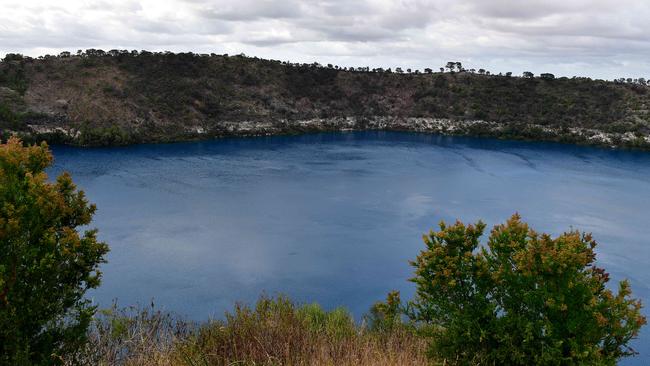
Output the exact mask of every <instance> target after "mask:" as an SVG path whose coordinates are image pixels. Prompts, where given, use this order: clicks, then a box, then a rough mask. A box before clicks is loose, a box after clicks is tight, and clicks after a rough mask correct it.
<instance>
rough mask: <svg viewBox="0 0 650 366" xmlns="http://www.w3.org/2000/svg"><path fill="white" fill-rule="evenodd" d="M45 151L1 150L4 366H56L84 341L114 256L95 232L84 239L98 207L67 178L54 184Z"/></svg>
mask: <svg viewBox="0 0 650 366" xmlns="http://www.w3.org/2000/svg"><path fill="white" fill-rule="evenodd" d="M51 161H52V156H51V154H50V152H49V150H48V148H47V145H45V144H42V145H40V146H37V145H34V146H30V147H24V146H23V144H22V142H21V141H20V140H19V139H17V138H10V139H9V141H8V142H7V143H6V144H2V145H0V253H1V255H0V364H2V365H51V364H57V363H61V362H62V361H63V360H64V359H65V357H66V355H68V354H71V353H74V351H76V349H78V348H79V347H80V346H81V345H82V344H83V342H84V340H85V338H86V329H87V327H88V324H89V322H90V320H91V318H92V315H93V314H94V311H95V308H94V307H93V306H90V304H89V301H88V300H86V299H84V294H85V292H86V290H87V289H90V288H95V287H97V286H98V285H99V279H100V273H99V271H98V269H97V267H98V265H99V263H101V262H103V256H104V254H106V252H107V251H108V247H107V246H106V244H104V243H101V242H98V241H97V238H96V231H95V230H89V231H86V232H85V233H84V234H83V235H80V234H79V233H78V231H77V228H78V227H80V226H84V225H88V224H89V223H90V221H91V218H92V216H93V213H94V212H95V206H94V205H89V204H88V202H87V200H86V198H85V196H84V193H83V192H82V191H78V190H77V189H76V187H75V185H74V184H73V183H72V180H71V178H70V176H69V175H67V174H63V175H61V176H60V177H58V178H57V180H56V182H55V183H50V182H48V179H47V175H46V174H45V172H44V169H45V168H46V167H47V166H49V165H50V163H51Z"/></svg>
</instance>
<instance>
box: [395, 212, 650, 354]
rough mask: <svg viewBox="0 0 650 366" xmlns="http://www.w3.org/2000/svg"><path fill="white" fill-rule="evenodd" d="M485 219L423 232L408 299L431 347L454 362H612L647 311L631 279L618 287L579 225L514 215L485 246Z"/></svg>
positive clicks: (625, 351) (627, 351) (627, 350)
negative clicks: (545, 224)
mask: <svg viewBox="0 0 650 366" xmlns="http://www.w3.org/2000/svg"><path fill="white" fill-rule="evenodd" d="M484 229H485V224H483V223H482V222H480V221H479V222H478V223H477V224H475V225H467V226H466V225H464V224H463V223H461V222H456V224H454V225H451V226H447V225H446V224H445V223H444V222H443V223H441V224H440V231H438V232H434V231H431V232H430V233H429V234H428V235H426V236H425V237H424V242H425V244H426V249H425V250H423V251H422V252H421V253H420V255H419V256H418V257H417V259H416V260H415V261H414V262H412V265H413V266H414V267H415V277H414V278H413V279H412V281H413V282H415V284H416V286H417V292H416V297H415V300H414V301H412V302H411V303H410V304H409V307H408V308H407V310H408V314H409V315H410V316H411V317H412V318H413V319H414V320H416V321H419V322H423V323H424V324H427V325H428V326H429V328H430V329H431V330H432V338H431V348H432V351H433V352H434V353H435V354H437V355H438V356H439V357H441V358H444V359H446V360H448V361H449V360H451V361H452V363H454V362H455V363H457V364H481V365H493V364H497V365H502V364H508V365H556V364H565V365H569V364H570V365H578V364H580V365H582V364H589V365H615V364H616V361H617V360H618V359H620V358H622V357H626V356H630V355H633V354H635V352H634V350H632V349H631V348H630V347H629V342H630V341H631V340H632V339H633V338H634V337H636V336H637V335H638V333H639V329H640V328H641V327H642V326H643V325H644V324H645V322H646V320H645V318H644V317H643V316H642V315H641V313H640V309H641V303H640V301H639V300H636V299H633V298H631V291H630V286H629V284H628V282H627V281H623V282H621V283H620V284H619V287H618V292H617V293H614V292H612V291H611V290H610V289H608V288H607V287H606V283H607V282H608V280H609V275H608V274H607V273H606V272H605V271H604V270H603V269H601V268H598V267H596V265H595V264H594V262H595V258H596V254H595V252H594V248H595V246H596V242H595V241H593V240H592V238H591V236H590V235H589V234H583V233H580V232H578V231H571V232H567V233H564V234H562V235H560V236H558V237H556V238H551V236H550V235H548V234H538V233H536V232H535V231H533V230H532V229H530V228H529V227H528V225H526V224H525V223H523V222H522V221H521V219H520V217H519V216H518V215H514V216H513V217H512V218H511V219H510V220H508V222H507V223H506V224H503V225H498V226H495V227H494V229H493V230H492V232H491V234H490V237H489V239H488V241H487V245H486V246H480V245H479V240H480V238H481V236H482V235H483V231H484Z"/></svg>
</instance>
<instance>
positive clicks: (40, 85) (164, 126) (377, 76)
mask: <svg viewBox="0 0 650 366" xmlns="http://www.w3.org/2000/svg"><path fill="white" fill-rule="evenodd" d="M363 70H364V71H356V70H355V71H349V70H340V69H338V68H333V67H322V66H320V65H317V64H314V65H293V64H287V63H282V62H279V61H271V60H261V59H257V58H248V57H245V56H225V55H223V56H222V55H197V54H191V53H184V54H172V53H150V52H140V53H138V52H127V51H110V52H107V53H105V52H103V51H98V50H88V51H86V52H85V53H82V54H80V55H75V56H67V55H62V56H57V57H55V56H46V57H41V58H39V59H31V58H25V57H21V56H19V55H8V56H7V57H6V58H5V59H4V60H3V61H2V62H0V130H1V131H2V133H3V134H4V135H7V134H9V133H20V134H22V135H24V136H25V137H26V138H33V139H40V138H46V139H48V140H51V141H56V142H66V143H73V144H80V145H107V144H127V143H137V142H157V141H174V140H185V139H194V138H207V137H213V136H225V135H257V134H279V133H298V132H304V131H326V130H341V129H393V130H410V131H424V132H439V133H449V134H469V135H486V136H495V137H502V138H525V139H534V140H555V141H565V142H576V143H586V144H601V145H609V146H628V147H642V148H644V147H645V148H647V147H649V146H650V137H649V136H650V113H649V112H648V106H649V105H650V92H649V91H650V90H649V89H650V88H648V87H647V86H645V85H637V84H622V83H614V82H608V81H602V80H590V79H586V78H572V79H568V78H559V79H546V78H521V77H507V76H496V75H492V76H489V75H478V74H471V73H468V72H459V73H425V74H421V73H418V74H415V73H408V74H404V73H393V72H386V71H382V72H372V71H365V69H363Z"/></svg>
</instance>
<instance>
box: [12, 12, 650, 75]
mask: <svg viewBox="0 0 650 366" xmlns="http://www.w3.org/2000/svg"><path fill="white" fill-rule="evenodd" d="M649 18H650V2H646V1H637V0H618V1H612V0H527V1H524V0H491V1H488V0H454V1H452V0H430V1H426V0H365V1H364V0H358V1H347V0H305V1H298V0H284V1H270V0H237V1H235V0H142V1H135V0H112V1H107V0H95V1H92V0H85V1H83V0H58V1H56V2H52V1H36V0H20V1H16V0H0V54H4V53H8V52H20V53H25V54H28V55H33V56H37V55H40V54H43V53H46V52H47V53H58V52H60V51H62V50H70V51H75V50H77V49H80V48H81V49H84V48H103V49H112V48H127V49H148V50H170V51H195V52H216V53H240V52H244V53H246V54H249V55H256V56H260V57H266V58H273V59H281V60H292V61H296V62H313V61H318V62H321V63H334V64H340V65H342V66H371V67H379V66H382V67H396V66H401V67H403V68H407V67H411V68H419V69H422V68H424V67H432V68H437V67H439V66H441V65H443V64H444V63H445V62H446V61H448V60H458V61H462V62H463V63H464V64H466V65H467V66H470V67H475V68H479V67H484V68H487V69H489V70H491V71H492V72H500V71H513V72H515V73H521V72H522V71H524V70H531V71H534V72H536V73H540V72H547V71H548V72H553V73H556V74H558V75H567V76H572V75H586V76H594V77H602V78H614V77H619V76H631V77H639V76H645V77H646V78H648V77H650V75H649V74H650V67H649V66H650V61H648V60H650V37H648V36H647V35H648V34H650V22H648V21H647V19H649Z"/></svg>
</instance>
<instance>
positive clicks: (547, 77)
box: [539, 73, 555, 80]
mask: <svg viewBox="0 0 650 366" xmlns="http://www.w3.org/2000/svg"><path fill="white" fill-rule="evenodd" d="M539 77H540V78H542V79H544V80H554V79H555V75H553V74H550V73H543V74H540V75H539Z"/></svg>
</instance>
